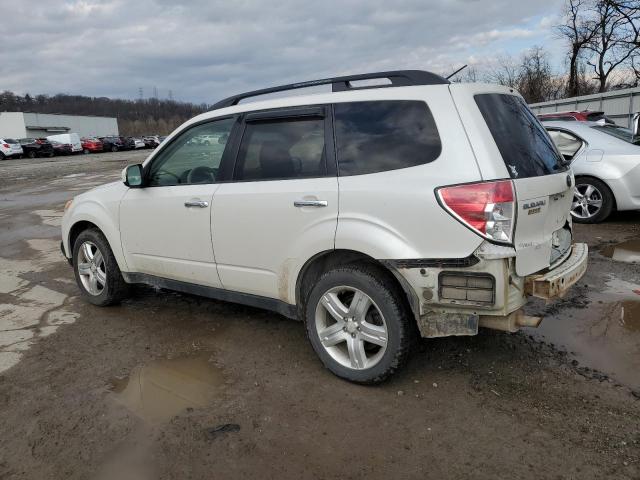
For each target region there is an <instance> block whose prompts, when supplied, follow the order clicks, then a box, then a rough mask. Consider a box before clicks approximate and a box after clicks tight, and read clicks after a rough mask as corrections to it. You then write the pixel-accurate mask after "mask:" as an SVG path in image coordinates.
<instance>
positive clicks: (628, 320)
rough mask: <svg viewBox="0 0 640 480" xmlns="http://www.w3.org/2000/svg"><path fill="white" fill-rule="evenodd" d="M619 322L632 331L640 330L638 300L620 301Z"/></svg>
mask: <svg viewBox="0 0 640 480" xmlns="http://www.w3.org/2000/svg"><path fill="white" fill-rule="evenodd" d="M620 324H621V325H622V326H623V327H624V328H626V329H627V330H630V331H632V332H640V301H638V302H632V301H628V302H621V303H620Z"/></svg>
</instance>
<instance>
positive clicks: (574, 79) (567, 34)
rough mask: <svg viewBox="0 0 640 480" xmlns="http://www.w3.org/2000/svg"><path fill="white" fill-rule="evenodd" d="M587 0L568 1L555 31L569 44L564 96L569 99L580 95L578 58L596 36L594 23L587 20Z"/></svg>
mask: <svg viewBox="0 0 640 480" xmlns="http://www.w3.org/2000/svg"><path fill="white" fill-rule="evenodd" d="M589 7H591V2H590V1H589V0H568V1H567V3H566V4H565V7H564V22H565V23H564V24H562V25H558V26H557V27H556V31H557V32H558V33H559V34H560V36H562V37H564V38H565V39H566V40H567V42H568V43H569V52H568V57H569V80H568V83H567V91H566V94H567V96H569V97H575V96H578V95H580V94H581V93H582V92H581V91H580V81H579V80H580V79H579V58H580V55H581V54H582V53H583V51H584V49H585V47H586V46H587V45H589V44H590V43H591V42H592V40H593V38H594V36H595V35H596V32H597V30H596V23H595V22H594V21H593V20H592V19H591V18H589V12H588V10H589V9H590V8H589Z"/></svg>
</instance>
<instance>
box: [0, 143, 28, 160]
mask: <svg viewBox="0 0 640 480" xmlns="http://www.w3.org/2000/svg"><path fill="white" fill-rule="evenodd" d="M23 153H24V152H23V150H22V145H20V142H18V141H17V140H14V139H13V138H0V160H6V159H7V158H11V157H13V158H22V154H23Z"/></svg>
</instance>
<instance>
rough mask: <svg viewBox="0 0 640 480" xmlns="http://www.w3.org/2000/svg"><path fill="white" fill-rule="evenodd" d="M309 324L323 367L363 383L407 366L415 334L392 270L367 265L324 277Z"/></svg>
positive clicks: (311, 301) (308, 307)
mask: <svg viewBox="0 0 640 480" xmlns="http://www.w3.org/2000/svg"><path fill="white" fill-rule="evenodd" d="M354 301H356V302H357V303H356V304H354V303H353V302H354ZM362 305H363V306H364V309H363V308H362V307H361V306H362ZM327 306H329V308H327ZM330 309H332V310H333V311H334V312H335V313H337V315H336V314H332V313H330ZM305 326H306V331H307V336H308V338H309V341H310V343H311V346H312V347H313V349H314V351H315V352H316V354H317V355H318V357H320V360H321V361H322V363H323V364H324V366H325V367H326V368H327V369H329V370H330V371H331V372H332V373H333V374H335V375H337V376H338V377H341V378H344V379H346V380H349V381H351V382H355V383H361V384H374V383H379V382H382V381H384V380H385V379H386V378H387V377H389V376H390V375H391V374H393V373H394V372H395V371H396V370H397V369H398V368H400V367H401V366H402V365H404V364H405V362H406V361H407V358H408V357H409V352H410V350H411V346H412V344H413V340H414V339H415V335H416V333H415V332H416V329H415V325H414V324H413V320H412V316H411V315H410V309H409V308H408V306H407V304H406V299H405V298H404V293H403V292H402V291H401V290H400V288H399V287H398V286H397V284H395V282H393V280H392V279H391V278H390V276H389V274H388V272H386V271H384V270H383V269H381V268H378V267H376V266H371V265H366V264H352V265H347V266H344V267H341V268H336V269H334V270H330V271H328V272H326V273H325V274H324V275H322V276H321V277H320V279H319V280H318V282H317V283H316V285H315V286H314V287H313V288H312V290H311V292H310V294H309V297H308V301H307V302H306V304H305ZM322 332H325V333H326V336H324V338H323V335H322ZM371 340H373V342H372V341H371Z"/></svg>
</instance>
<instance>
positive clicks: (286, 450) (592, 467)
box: [0, 152, 640, 480]
mask: <svg viewBox="0 0 640 480" xmlns="http://www.w3.org/2000/svg"><path fill="white" fill-rule="evenodd" d="M144 155H145V153H143V152H137V153H115V154H102V155H90V156H81V157H62V158H54V159H46V160H44V159H39V160H21V161H6V162H2V163H0V370H1V371H0V479H14V478H21V479H22V478H25V479H26V478H28V479H31V478H33V479H39V480H42V479H60V478H65V479H80V478H113V479H128V478H136V479H146V478H148V479H156V478H161V479H164V478H178V479H186V478H196V479H197V478H364V477H366V478H416V479H423V478H461V479H475V478H478V479H480V478H483V479H484V478H492V479H493V478H505V479H507V478H508V479H515V478H522V479H529V478H530V479H547V478H551V479H565V478H566V479H569V478H571V479H574V478H575V479H591V478H593V479H602V478H621V479H625V478H628V479H637V478H640V373H639V372H640V312H639V308H638V301H639V300H640V294H637V293H634V292H633V290H637V289H640V273H639V272H640V266H639V265H638V263H636V264H634V263H630V262H633V261H634V260H635V261H636V262H637V261H638V250H639V247H640V246H639V245H638V239H639V238H640V213H630V214H624V215H622V214H618V215H615V216H614V217H612V218H611V219H610V220H609V221H608V222H606V223H605V224H602V225H598V226H592V227H584V226H577V228H576V239H577V240H579V241H586V242H588V243H589V246H590V249H591V252H590V262H591V264H590V268H589V270H588V273H587V275H586V276H585V277H584V279H583V280H582V281H581V282H580V284H579V285H578V286H577V288H574V289H573V291H572V292H571V294H570V295H569V296H567V297H566V298H565V299H564V300H562V301H560V302H555V303H552V304H549V305H545V304H544V303H543V302H533V303H532V304H531V305H530V306H529V307H528V310H529V313H531V314H544V315H545V320H544V321H543V323H542V326H541V327H540V329H538V330H535V331H534V330H526V331H525V330H523V331H521V332H519V333H518V334H513V335H510V334H502V333H498V332H490V331H483V332H481V334H480V335H478V336H476V337H461V338H450V339H438V340H425V341H423V342H422V343H421V344H420V346H419V349H418V351H416V352H415V354H414V355H413V357H412V359H411V361H410V363H409V365H408V366H407V368H405V369H404V370H402V371H401V372H399V373H398V374H397V375H396V376H395V377H394V378H393V379H391V380H390V381H388V382H387V383H385V384H383V385H380V386H376V387H362V386H357V385H353V384H349V383H347V382H344V381H342V380H339V379H338V378H336V377H334V376H332V375H331V374H330V373H329V372H328V371H326V370H325V369H324V368H323V367H322V365H321V364H320V362H319V361H318V359H317V358H316V357H315V355H314V353H313V351H312V349H311V347H310V346H309V345H308V343H307V341H306V339H305V334H304V329H303V326H302V324H300V323H297V322H294V321H290V320H286V319H285V318H283V317H281V316H279V315H276V314H273V313H269V312H265V311H260V310H256V309H252V308H247V307H242V306H238V305H232V304H226V303H222V302H217V301H213V300H208V299H202V298H197V297H193V296H189V295H182V294H176V293H171V292H167V291H158V290H154V289H151V288H145V287H139V288H136V289H135V295H134V297H133V298H132V299H130V300H127V301H126V302H124V303H123V304H122V305H120V306H117V307H111V308H97V307H93V306H91V305H89V304H87V303H85V302H83V301H82V300H81V299H80V298H78V290H77V288H76V286H75V284H74V281H73V275H72V270H71V269H70V267H69V265H68V264H67V263H66V262H65V261H64V260H63V259H62V257H61V256H60V253H59V236H60V233H59V222H60V215H61V213H62V208H63V205H64V203H65V201H66V200H67V199H68V198H70V197H72V196H73V195H74V194H77V193H78V192H80V191H83V190H86V189H88V188H90V187H91V186H92V185H96V184H99V183H103V182H105V181H108V180H112V179H117V178H118V176H119V173H120V170H121V168H122V167H123V166H124V165H125V164H127V163H134V162H136V161H141V160H142V159H143V158H144ZM628 241H631V242H628ZM625 242H627V243H625Z"/></svg>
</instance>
